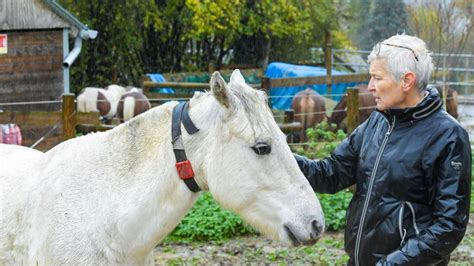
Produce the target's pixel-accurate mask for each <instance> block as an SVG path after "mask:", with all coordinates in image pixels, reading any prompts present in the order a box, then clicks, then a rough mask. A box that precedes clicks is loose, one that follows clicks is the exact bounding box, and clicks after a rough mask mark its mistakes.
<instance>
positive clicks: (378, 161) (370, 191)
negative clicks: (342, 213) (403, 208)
mask: <svg viewBox="0 0 474 266" xmlns="http://www.w3.org/2000/svg"><path fill="white" fill-rule="evenodd" d="M394 127H395V116H394V117H393V122H392V125H391V126H390V124H389V125H388V131H387V133H385V137H384V139H383V142H382V145H381V146H380V149H379V153H378V154H377V158H376V160H375V165H374V169H373V170H372V174H371V175H370V182H369V188H368V190H367V196H366V197H365V201H364V208H363V209H362V215H361V218H360V223H359V228H358V229H357V237H356V245H355V253H354V255H355V265H356V266H359V265H360V263H359V249H360V240H361V238H362V230H363V227H364V222H365V216H366V214H367V208H368V207H369V201H370V196H371V195H372V188H373V185H374V180H375V174H376V173H377V168H378V167H379V164H380V158H381V157H382V153H383V150H384V149H385V145H386V144H387V141H388V137H389V136H390V134H391V133H392V131H393V128H394Z"/></svg>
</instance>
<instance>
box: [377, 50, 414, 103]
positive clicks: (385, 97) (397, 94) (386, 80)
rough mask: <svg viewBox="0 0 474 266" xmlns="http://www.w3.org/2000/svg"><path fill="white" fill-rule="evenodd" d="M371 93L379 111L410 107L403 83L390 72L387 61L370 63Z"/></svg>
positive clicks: (380, 60) (378, 60)
mask: <svg viewBox="0 0 474 266" xmlns="http://www.w3.org/2000/svg"><path fill="white" fill-rule="evenodd" d="M369 73H370V81H369V91H370V92H372V95H373V96H374V97H375V101H376V102H377V109H379V110H380V111H384V110H387V109H390V108H406V107H408V99H407V95H406V93H404V92H403V90H402V81H396V80H394V79H393V77H392V75H391V74H390V72H389V71H388V67H387V64H386V61H385V59H375V60H373V61H372V62H371V63H370V70H369Z"/></svg>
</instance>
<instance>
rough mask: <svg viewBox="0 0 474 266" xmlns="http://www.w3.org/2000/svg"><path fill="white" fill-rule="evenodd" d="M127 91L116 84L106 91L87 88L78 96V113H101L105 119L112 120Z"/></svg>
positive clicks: (105, 89) (108, 87)
mask: <svg viewBox="0 0 474 266" xmlns="http://www.w3.org/2000/svg"><path fill="white" fill-rule="evenodd" d="M125 92H126V89H125V88H124V87H122V86H118V85H115V84H112V85H109V86H107V87H105V88H104V89H101V88H94V87H87V88H84V89H83V90H82V92H81V93H80V94H79V95H78V96H77V99H76V100H77V111H78V112H99V113H100V115H101V116H102V117H103V118H105V119H112V118H113V117H114V116H115V114H116V113H117V105H118V103H119V101H120V98H121V97H122V95H123V94H124V93H125Z"/></svg>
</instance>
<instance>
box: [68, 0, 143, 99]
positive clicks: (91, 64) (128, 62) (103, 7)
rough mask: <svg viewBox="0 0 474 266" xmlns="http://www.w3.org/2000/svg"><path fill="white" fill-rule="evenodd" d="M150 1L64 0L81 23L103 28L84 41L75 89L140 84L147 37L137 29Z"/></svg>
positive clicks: (76, 67)
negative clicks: (142, 52)
mask: <svg viewBox="0 0 474 266" xmlns="http://www.w3.org/2000/svg"><path fill="white" fill-rule="evenodd" d="M148 2H149V1H140V0H127V1H124V0H121V1H116V0H104V1H92V0H83V1H77V0H61V1H60V3H61V4H62V5H63V6H64V7H65V8H66V9H68V10H69V11H70V12H72V13H73V14H76V15H77V16H78V17H79V19H80V20H81V22H83V23H84V24H86V25H89V26H90V28H92V29H94V30H98V31H99V35H98V37H97V38H96V39H94V40H88V41H85V42H83V48H82V52H81V55H80V56H79V57H78V59H77V60H76V62H75V63H74V65H73V67H72V68H71V77H72V82H71V84H72V86H71V87H72V90H73V91H79V90H80V89H81V88H83V87H86V86H99V87H104V86H107V85H109V84H111V83H120V84H122V85H133V84H138V81H139V79H140V76H141V75H142V71H141V69H142V61H141V59H140V51H141V47H142V45H143V41H144V40H143V38H142V37H141V35H140V31H138V30H137V29H139V28H141V24H142V18H143V17H144V16H145V12H146V8H147V3H148ZM130 10H133V12H130ZM73 41H74V40H73V39H72V40H71V46H72V45H73ZM71 49H72V47H71Z"/></svg>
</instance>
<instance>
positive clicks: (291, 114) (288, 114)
mask: <svg viewBox="0 0 474 266" xmlns="http://www.w3.org/2000/svg"><path fill="white" fill-rule="evenodd" d="M294 118H295V110H293V109H286V110H285V118H284V119H283V123H285V124H288V123H293V122H294Z"/></svg>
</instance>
